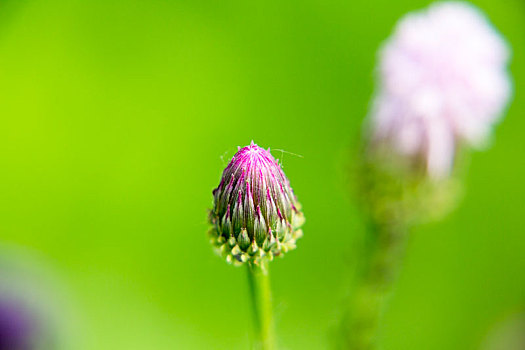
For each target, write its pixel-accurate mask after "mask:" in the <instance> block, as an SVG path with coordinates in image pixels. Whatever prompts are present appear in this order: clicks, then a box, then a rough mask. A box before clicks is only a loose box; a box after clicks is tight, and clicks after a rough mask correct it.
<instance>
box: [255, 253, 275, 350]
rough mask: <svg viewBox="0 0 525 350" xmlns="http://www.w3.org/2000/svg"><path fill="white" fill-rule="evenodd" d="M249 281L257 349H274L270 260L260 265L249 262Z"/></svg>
mask: <svg viewBox="0 0 525 350" xmlns="http://www.w3.org/2000/svg"><path fill="white" fill-rule="evenodd" d="M248 281H249V284H250V294H251V298H252V306H253V313H254V318H255V327H256V331H257V338H258V339H257V343H256V346H255V349H257V350H274V349H275V334H274V328H273V310H272V293H271V289H270V277H269V271H268V261H266V260H263V261H262V262H261V264H260V265H256V264H252V263H248Z"/></svg>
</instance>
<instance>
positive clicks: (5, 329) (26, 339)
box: [0, 295, 38, 350]
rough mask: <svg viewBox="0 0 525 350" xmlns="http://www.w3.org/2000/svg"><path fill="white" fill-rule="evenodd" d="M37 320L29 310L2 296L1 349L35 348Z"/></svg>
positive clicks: (0, 314)
mask: <svg viewBox="0 0 525 350" xmlns="http://www.w3.org/2000/svg"><path fill="white" fill-rule="evenodd" d="M37 332H38V329H37V320H36V318H35V315H31V313H30V312H29V310H28V309H27V308H25V307H23V306H22V305H20V304H19V303H16V302H15V301H14V300H11V299H10V298H5V296H3V295H2V296H0V350H32V349H35V340H36V336H37Z"/></svg>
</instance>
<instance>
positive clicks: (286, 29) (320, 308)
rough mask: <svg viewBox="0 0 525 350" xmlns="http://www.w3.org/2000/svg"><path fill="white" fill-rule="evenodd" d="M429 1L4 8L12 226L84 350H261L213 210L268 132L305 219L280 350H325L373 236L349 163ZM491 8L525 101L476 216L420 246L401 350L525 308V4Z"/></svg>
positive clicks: (484, 155) (2, 58) (411, 261)
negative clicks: (361, 245) (212, 233)
mask: <svg viewBox="0 0 525 350" xmlns="http://www.w3.org/2000/svg"><path fill="white" fill-rule="evenodd" d="M426 4H428V2H427V1H407V0H405V1H395V2H393V1H386V0H380V1H379V0H377V1H365V0H360V1H340V0H335V1H332V0H309V1H234V0H225V1H206V0H196V1H191V0H180V1H169V0H151V1H146V0H128V1H118V0H117V1H102V0H93V1H80V0H68V1H66V0H63V1H61V0H49V1H43V0H24V1H16V0H3V1H1V2H0V9H1V14H0V116H1V117H0V118H1V124H0V169H1V171H0V234H1V239H2V241H3V242H5V243H8V244H9V246H10V247H11V249H12V250H14V251H17V250H23V251H25V252H27V251H29V252H30V254H32V255H34V256H37V257H38V261H40V262H41V263H42V264H44V262H45V264H47V265H48V266H49V267H50V268H51V270H52V271H53V273H54V275H55V276H56V277H57V280H58V281H60V282H59V283H60V284H61V288H63V289H64V290H65V291H67V292H66V293H65V295H66V296H65V297H64V298H67V302H66V301H65V300H64V303H65V304H67V305H74V306H72V307H71V308H69V309H68V312H67V314H68V316H67V319H68V323H70V325H69V327H68V329H69V328H71V329H73V330H68V332H70V334H69V335H68V336H69V337H70V338H71V339H70V340H69V343H68V344H69V345H67V346H65V347H69V348H72V349H79V350H83V349H86V350H87V349H97V350H104V349H111V350H113V349H199V348H210V349H246V348H247V347H248V346H249V341H250V332H251V329H252V323H251V321H252V319H251V315H250V314H249V301H248V291H247V282H246V280H245V279H246V273H245V271H244V270H242V269H239V268H234V267H232V266H228V265H227V264H225V263H224V261H223V260H222V259H220V258H219V257H217V256H215V255H214V254H213V252H212V249H211V247H210V245H209V243H208V241H207V236H206V231H207V227H208V226H207V223H206V215H207V212H206V210H207V208H209V207H210V205H211V201H212V196H211V191H212V189H213V188H214V187H215V186H216V185H217V184H218V182H219V179H220V174H221V171H222V169H223V167H224V165H225V164H226V162H227V161H228V160H229V158H230V157H231V156H232V155H233V153H234V152H235V150H236V146H243V145H246V144H248V143H249V142H250V140H252V139H253V140H254V141H255V142H256V143H258V144H259V145H261V146H263V147H271V148H272V149H273V154H274V156H275V157H276V158H280V159H281V160H282V162H283V164H284V168H285V171H286V173H287V175H288V177H289V178H290V180H291V183H292V186H293V187H294V190H295V193H296V194H297V196H298V198H299V200H300V201H301V203H302V204H303V208H304V211H305V215H306V219H307V221H306V225H305V227H304V232H305V236H304V238H302V239H301V240H300V241H299V242H298V249H297V250H296V251H294V252H292V253H290V254H288V255H287V256H286V259H282V260H277V261H275V262H274V263H272V283H273V287H274V298H275V306H276V310H277V329H278V333H279V336H280V340H281V345H282V346H283V348H286V349H325V348H327V347H328V344H329V331H330V329H331V328H332V327H334V326H335V324H336V322H337V318H338V316H339V315H340V311H339V308H338V306H339V305H340V303H341V301H342V300H343V296H344V286H345V285H346V284H347V283H348V280H349V278H348V272H347V270H346V266H347V265H349V264H350V265H351V264H352V262H353V261H352V259H353V258H352V257H353V256H354V253H355V250H356V247H357V246H358V244H357V242H359V241H360V237H362V235H363V228H364V224H363V220H362V218H361V216H360V212H359V208H358V207H357V205H356V201H355V200H354V199H352V191H351V187H352V185H351V183H352V176H353V175H352V174H350V175H348V174H346V171H347V169H348V168H350V169H352V162H353V160H352V159H353V157H354V155H355V149H356V147H357V146H358V144H359V133H360V129H361V124H362V121H363V118H364V117H365V115H366V113H367V108H368V104H369V99H370V96H371V93H372V91H373V69H374V64H375V52H376V49H377V48H378V46H379V45H380V43H381V41H382V40H384V39H385V38H386V37H387V36H388V35H389V33H390V31H391V29H392V27H393V25H394V23H395V21H396V20H397V19H398V18H399V17H400V16H402V15H403V14H404V13H406V12H407V11H409V10H413V9H417V8H421V7H423V6H425V5H426ZM476 4H477V5H478V6H480V7H481V8H482V9H483V10H484V11H486V13H487V14H488V16H489V17H490V19H491V21H492V22H493V23H494V24H495V25H496V26H497V27H498V29H499V30H500V31H501V32H502V33H503V34H504V35H505V36H506V38H507V39H508V41H509V42H510V44H511V46H512V48H513V59H512V66H511V68H512V73H513V78H514V83H515V96H514V101H513V102H512V104H511V106H510V108H509V111H508V114H507V116H506V118H505V120H504V121H503V123H502V124H501V125H500V126H499V127H498V128H497V132H496V134H495V137H494V142H493V144H492V147H491V149H490V150H487V151H485V152H478V153H475V154H473V156H472V157H471V164H470V168H469V171H468V174H467V176H466V185H467V186H466V193H465V198H464V200H463V202H462V203H461V204H460V205H459V207H458V209H457V210H456V211H455V212H454V213H453V214H452V215H450V216H448V217H447V218H446V219H445V220H444V221H441V222H438V223H432V224H428V225H425V226H423V227H419V228H418V229H417V230H416V231H415V232H413V235H412V236H411V240H410V242H409V246H408V251H407V256H406V259H405V266H404V270H403V271H402V273H401V276H400V280H399V283H398V284H397V287H396V289H395V293H394V295H393V296H392V299H391V304H390V308H389V309H388V311H387V313H386V314H385V318H384V321H385V322H384V324H383V327H382V329H381V338H380V341H381V344H382V345H383V347H384V348H385V349H391V350H395V349H400V350H406V349H427V350H433V349H435V350H442V349H461V350H465V349H477V348H479V346H480V344H481V343H482V342H483V338H484V337H485V334H486V333H487V332H488V330H489V329H490V327H491V326H492V325H493V324H494V322H495V320H496V319H498V318H499V317H500V316H501V315H502V314H504V313H505V312H508V310H509V309H513V308H516V307H517V306H518V305H520V304H522V303H523V302H525V274H524V273H523V272H524V271H525V256H524V252H525V224H524V221H523V220H524V213H525V201H524V198H525V184H524V181H523V180H524V179H525V160H524V159H525V158H524V157H523V154H524V152H525V137H523V132H524V131H523V130H525V118H523V115H524V114H525V96H524V95H523V94H524V91H523V87H524V86H525V5H524V3H523V2H522V1H519V0H508V1H493V0H480V1H477V2H476ZM280 150H285V151H288V152H293V153H297V154H300V155H302V156H303V158H299V157H295V156H293V155H290V154H288V153H285V152H281V151H280ZM349 163H350V166H348V164H349ZM349 183H350V184H349ZM24 254H25V253H24ZM53 283H56V282H53ZM57 312H58V310H57Z"/></svg>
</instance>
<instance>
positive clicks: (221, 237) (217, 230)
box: [209, 141, 304, 264]
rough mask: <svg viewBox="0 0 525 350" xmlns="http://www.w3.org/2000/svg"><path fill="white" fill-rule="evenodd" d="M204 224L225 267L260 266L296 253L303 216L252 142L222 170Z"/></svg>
mask: <svg viewBox="0 0 525 350" xmlns="http://www.w3.org/2000/svg"><path fill="white" fill-rule="evenodd" d="M209 221H210V224H211V225H212V227H211V229H210V232H209V234H210V237H211V241H212V244H213V245H214V246H215V247H216V249H217V251H218V252H219V254H220V255H222V256H223V257H224V258H225V259H226V260H227V261H228V262H229V263H234V264H243V263H245V262H252V263H255V264H259V263H260V262H261V260H262V259H268V260H272V259H273V257H275V256H282V255H283V254H284V253H286V252H287V251H289V250H292V249H294V248H295V244H296V240H297V239H298V238H300V237H301V236H302V230H301V229H300V227H301V226H302V224H303V222H304V216H303V214H302V212H301V206H300V204H299V202H298V201H297V199H296V197H295V194H294V192H293V190H292V188H291V187H290V182H289V181H288V178H287V177H286V175H285V174H284V172H283V170H282V168H281V166H280V164H279V163H278V161H276V160H275V159H274V158H273V156H272V155H271V153H270V150H269V149H268V150H265V149H263V148H261V147H259V146H257V145H256V144H254V143H253V141H252V142H251V144H250V145H249V146H246V147H243V148H239V150H238V152H237V153H236V154H235V155H234V156H233V158H232V160H231V161H230V163H229V164H228V166H227V167H226V169H224V171H223V173H222V178H221V181H220V183H219V186H218V187H217V188H216V189H215V190H213V209H212V210H211V211H210V214H209Z"/></svg>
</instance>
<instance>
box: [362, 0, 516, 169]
mask: <svg viewBox="0 0 525 350" xmlns="http://www.w3.org/2000/svg"><path fill="white" fill-rule="evenodd" d="M508 57H509V49H508V47H507V45H506V43H505V41H504V40H503V38H502V37H501V35H500V34H499V33H498V32H497V31H496V30H495V29H494V28H493V27H492V26H491V24H490V23H489V22H488V20H487V19H486V18H485V16H484V15H483V14H482V13H481V12H480V11H479V10H478V9H476V8H474V7H473V6H472V5H469V4H466V3H461V2H443V3H436V4H434V5H432V6H430V7H429V8H428V9H425V10H422V11H417V12H414V13H410V14H408V15H406V16H405V17H403V18H402V19H401V20H400V21H399V23H398V24H397V26H396V28H395V30H394V33H393V34H392V36H391V37H390V38H389V39H388V40H387V42H386V43H385V44H384V46H383V48H382V49H381V51H380V53H379V67H378V73H379V76H378V88H377V91H376V95H375V98H374V101H373V108H372V112H371V115H370V119H371V120H370V121H371V124H372V125H371V135H370V137H371V142H372V145H382V147H383V148H386V149H388V150H393V151H395V152H396V153H397V154H399V155H401V156H403V157H408V158H410V159H412V160H415V161H417V162H419V163H422V164H423V165H424V167H425V168H426V172H427V173H428V174H429V175H430V176H431V177H433V178H443V177H446V176H448V175H449V174H450V172H451V169H452V166H453V164H454V157H455V155H456V152H457V150H458V147H459V146H460V145H461V144H465V145H468V146H471V147H479V146H482V145H483V144H484V143H485V142H486V141H487V138H488V136H489V134H490V131H491V128H492V126H493V125H494V123H495V122H497V121H498V119H499V118H500V116H501V114H502V111H503V109H504V107H505V105H506V102H507V101H508V99H509V95H510V92H511V84H510V79H509V76H508V74H507V70H506V65H507V60H508Z"/></svg>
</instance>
